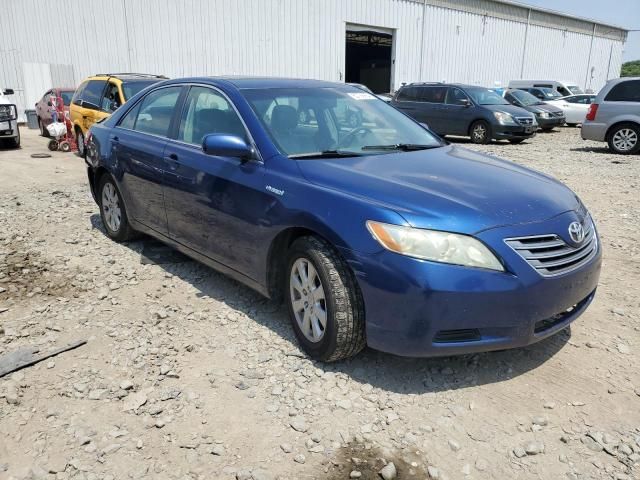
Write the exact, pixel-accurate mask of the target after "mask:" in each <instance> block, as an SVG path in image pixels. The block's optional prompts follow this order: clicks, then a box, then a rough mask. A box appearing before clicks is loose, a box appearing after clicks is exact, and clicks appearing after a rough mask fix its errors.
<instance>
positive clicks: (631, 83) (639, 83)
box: [604, 80, 640, 102]
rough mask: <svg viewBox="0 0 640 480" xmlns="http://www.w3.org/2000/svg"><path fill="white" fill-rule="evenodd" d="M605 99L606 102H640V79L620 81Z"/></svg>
mask: <svg viewBox="0 0 640 480" xmlns="http://www.w3.org/2000/svg"><path fill="white" fill-rule="evenodd" d="M604 100H605V101H606V102H640V80H628V81H626V82H621V83H618V84H617V85H616V86H614V87H613V88H612V89H611V91H610V92H609V93H608V94H607V96H606V97H605V99H604Z"/></svg>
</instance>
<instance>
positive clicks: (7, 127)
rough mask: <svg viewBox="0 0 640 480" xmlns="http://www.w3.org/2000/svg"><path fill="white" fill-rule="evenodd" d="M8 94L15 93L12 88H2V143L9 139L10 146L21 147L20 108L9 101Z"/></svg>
mask: <svg viewBox="0 0 640 480" xmlns="http://www.w3.org/2000/svg"><path fill="white" fill-rule="evenodd" d="M7 95H13V90H11V89H10V88H8V89H6V90H4V89H2V88H0V143H2V141H3V140H6V141H7V144H8V145H9V146H10V147H13V148H18V147H20V130H19V129H18V110H17V108H16V106H15V105H14V104H13V103H11V102H10V101H9V99H8V98H7Z"/></svg>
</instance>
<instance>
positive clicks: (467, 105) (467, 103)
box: [460, 98, 471, 107]
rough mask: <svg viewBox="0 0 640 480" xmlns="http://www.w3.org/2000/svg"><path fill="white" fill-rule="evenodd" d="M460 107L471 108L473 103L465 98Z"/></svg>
mask: <svg viewBox="0 0 640 480" xmlns="http://www.w3.org/2000/svg"><path fill="white" fill-rule="evenodd" d="M460 105H462V106H463V107H470V106H471V101H470V100H469V99H468V98H463V99H462V100H460Z"/></svg>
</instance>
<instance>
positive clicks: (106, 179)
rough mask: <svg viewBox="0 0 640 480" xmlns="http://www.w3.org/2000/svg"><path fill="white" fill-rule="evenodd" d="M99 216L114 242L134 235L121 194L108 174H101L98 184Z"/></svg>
mask: <svg viewBox="0 0 640 480" xmlns="http://www.w3.org/2000/svg"><path fill="white" fill-rule="evenodd" d="M98 201H99V205H100V218H101V219H102V224H103V225H104V229H105V230H106V232H107V235H108V236H109V238H111V239H112V240H115V241H116V242H126V241H127V240H130V239H132V238H134V237H135V234H136V232H135V230H133V228H131V225H130V224H129V218H128V217H127V212H126V210H125V207H124V202H123V201H122V195H120V191H119V190H118V187H117V186H116V183H115V182H114V180H113V178H111V176H110V175H103V176H102V177H101V178H100V182H99V184H98Z"/></svg>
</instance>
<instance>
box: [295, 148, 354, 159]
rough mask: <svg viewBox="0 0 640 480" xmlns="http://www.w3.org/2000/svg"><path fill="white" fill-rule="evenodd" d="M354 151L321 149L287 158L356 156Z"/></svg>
mask: <svg viewBox="0 0 640 480" xmlns="http://www.w3.org/2000/svg"><path fill="white" fill-rule="evenodd" d="M357 156H358V154H357V153H355V152H348V151H344V150H323V151H321V152H310V153H298V154H295V155H289V158H292V159H294V160H296V159H304V158H342V157H357Z"/></svg>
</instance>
